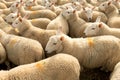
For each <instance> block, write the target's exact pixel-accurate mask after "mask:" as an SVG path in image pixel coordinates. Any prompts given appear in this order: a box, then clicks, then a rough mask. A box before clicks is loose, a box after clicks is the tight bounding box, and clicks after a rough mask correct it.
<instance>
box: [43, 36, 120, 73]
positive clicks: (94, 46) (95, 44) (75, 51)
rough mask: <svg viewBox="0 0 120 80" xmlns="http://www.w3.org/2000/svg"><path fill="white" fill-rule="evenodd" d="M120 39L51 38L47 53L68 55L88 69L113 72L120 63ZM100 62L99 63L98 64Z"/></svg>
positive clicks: (105, 37) (108, 37) (111, 37)
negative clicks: (54, 52) (100, 68)
mask: <svg viewBox="0 0 120 80" xmlns="http://www.w3.org/2000/svg"><path fill="white" fill-rule="evenodd" d="M119 44H120V39H119V38H116V37H114V36H99V37H88V38H73V39H72V38H70V37H69V36H67V35H65V34H58V35H54V36H52V37H50V39H49V41H48V43H47V45H46V48H45V50H46V52H47V53H51V52H53V51H56V53H61V52H63V53H67V54H70V55H73V56H75V57H76V58H77V59H78V60H79V62H80V64H81V66H83V67H86V68H91V69H93V68H98V67H102V68H103V69H105V70H108V71H112V70H113V68H114V66H115V65H116V63H118V62H119V61H120V45H119ZM98 61H99V63H98Z"/></svg>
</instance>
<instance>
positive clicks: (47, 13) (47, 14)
mask: <svg viewBox="0 0 120 80" xmlns="http://www.w3.org/2000/svg"><path fill="white" fill-rule="evenodd" d="M18 11H19V12H20V14H21V15H22V16H24V15H25V14H29V19H34V18H49V19H51V20H53V19H55V18H56V16H57V15H56V13H54V12H53V11H51V10H37V11H26V10H25V9H24V6H23V4H22V3H21V5H20V6H19V7H18Z"/></svg>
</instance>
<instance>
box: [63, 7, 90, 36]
mask: <svg viewBox="0 0 120 80" xmlns="http://www.w3.org/2000/svg"><path fill="white" fill-rule="evenodd" d="M63 16H64V17H65V18H66V19H67V20H68V24H69V35H70V36H71V37H85V35H84V33H83V32H84V29H85V28H86V26H88V25H89V24H91V23H87V22H85V21H84V20H83V19H81V18H79V16H78V11H76V10H75V9H73V8H68V9H66V11H65V12H64V13H63Z"/></svg>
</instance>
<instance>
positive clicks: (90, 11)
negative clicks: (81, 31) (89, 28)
mask: <svg viewBox="0 0 120 80" xmlns="http://www.w3.org/2000/svg"><path fill="white" fill-rule="evenodd" d="M93 9H94V8H90V7H86V8H84V7H83V12H84V13H85V15H86V16H87V19H88V21H91V20H92V17H93Z"/></svg>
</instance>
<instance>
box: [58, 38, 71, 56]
mask: <svg viewBox="0 0 120 80" xmlns="http://www.w3.org/2000/svg"><path fill="white" fill-rule="evenodd" d="M61 45H62V49H61V51H57V52H64V53H68V54H69V53H70V54H72V50H73V43H72V40H71V38H69V37H68V36H64V40H63V41H62V44H61Z"/></svg>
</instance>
